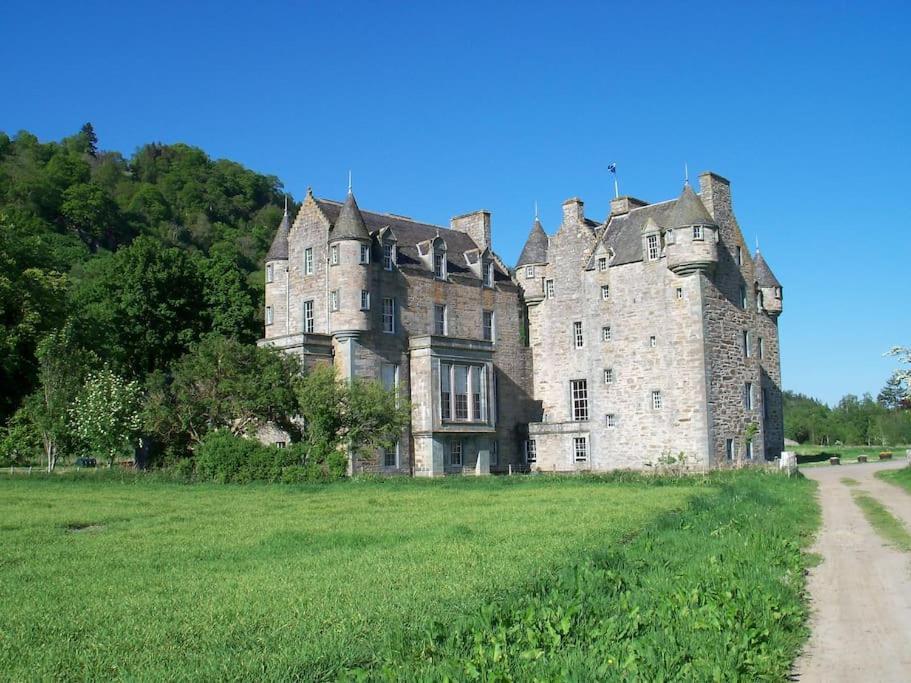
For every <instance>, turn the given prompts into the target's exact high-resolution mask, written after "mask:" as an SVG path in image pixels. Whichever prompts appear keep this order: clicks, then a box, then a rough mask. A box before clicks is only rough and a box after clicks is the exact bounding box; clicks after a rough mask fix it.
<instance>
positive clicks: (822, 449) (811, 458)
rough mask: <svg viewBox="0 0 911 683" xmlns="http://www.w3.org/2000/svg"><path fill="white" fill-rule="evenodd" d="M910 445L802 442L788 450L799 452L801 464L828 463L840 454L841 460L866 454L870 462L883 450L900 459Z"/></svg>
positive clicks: (847, 460) (843, 461)
mask: <svg viewBox="0 0 911 683" xmlns="http://www.w3.org/2000/svg"><path fill="white" fill-rule="evenodd" d="M906 448H908V446H887V447H884V446H816V445H813V444H802V445H800V446H789V447H788V448H787V450H793V451H794V452H795V453H797V462H798V464H800V465H814V464H819V463H821V464H826V465H827V464H828V463H829V458H831V457H832V456H838V457H839V458H841V462H842V463H843V464H844V463H849V462H857V456H858V455H866V456H867V457H868V458H869V460H868V462H876V461H878V460H879V454H880V452H881V451H891V452H892V459H893V460H900V459H903V458H904V457H905V449H906Z"/></svg>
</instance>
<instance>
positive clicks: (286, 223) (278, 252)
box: [266, 207, 291, 261]
mask: <svg viewBox="0 0 911 683" xmlns="http://www.w3.org/2000/svg"><path fill="white" fill-rule="evenodd" d="M290 230H291V219H290V218H289V217H288V209H287V207H285V215H284V216H282V222H281V223H279V224H278V230H277V231H276V233H275V237H274V238H273V240H272V246H270V247H269V252H268V253H267V254H266V261H287V260H288V232H289V231H290Z"/></svg>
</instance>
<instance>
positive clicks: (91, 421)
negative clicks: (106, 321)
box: [70, 368, 142, 467]
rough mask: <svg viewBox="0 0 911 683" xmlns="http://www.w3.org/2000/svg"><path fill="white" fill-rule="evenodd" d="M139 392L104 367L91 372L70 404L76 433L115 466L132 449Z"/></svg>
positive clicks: (137, 426)
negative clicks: (120, 456) (119, 456)
mask: <svg viewBox="0 0 911 683" xmlns="http://www.w3.org/2000/svg"><path fill="white" fill-rule="evenodd" d="M140 404H141V391H140V388H139V383H138V382H136V381H135V380H133V381H127V380H125V379H124V378H123V377H120V376H119V375H117V374H115V373H114V372H112V371H111V370H110V369H109V368H104V369H103V370H101V371H99V372H93V373H91V374H90V375H89V376H88V378H87V379H86V381H85V384H84V385H83V387H82V391H81V392H80V393H79V395H78V396H77V397H76V400H75V401H74V402H73V406H72V408H71V409H70V418H71V420H72V423H73V427H74V429H75V431H76V434H77V435H78V436H79V437H80V438H81V439H82V440H83V441H85V443H86V444H87V445H88V446H89V447H90V448H92V450H93V451H94V452H96V453H98V454H99V455H103V456H104V457H106V458H107V460H108V467H110V466H111V465H113V464H114V459H115V458H116V457H117V455H118V454H120V453H123V452H124V451H125V450H126V449H127V448H129V447H130V446H132V444H133V442H134V439H135V438H136V435H137V434H138V432H139V429H140V426H141V424H142V421H141V417H140V408H141V405H140Z"/></svg>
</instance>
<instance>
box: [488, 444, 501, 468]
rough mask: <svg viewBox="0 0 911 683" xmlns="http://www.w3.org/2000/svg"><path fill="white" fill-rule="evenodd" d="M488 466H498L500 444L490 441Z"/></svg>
mask: <svg viewBox="0 0 911 683" xmlns="http://www.w3.org/2000/svg"><path fill="white" fill-rule="evenodd" d="M490 464H491V465H493V466H494V467H498V466H499V465H500V442H499V441H491V442H490Z"/></svg>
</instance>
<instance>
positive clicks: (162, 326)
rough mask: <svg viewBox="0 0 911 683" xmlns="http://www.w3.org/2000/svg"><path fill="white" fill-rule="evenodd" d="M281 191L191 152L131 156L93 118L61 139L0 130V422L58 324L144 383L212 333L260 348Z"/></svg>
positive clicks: (150, 148)
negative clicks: (101, 141)
mask: <svg viewBox="0 0 911 683" xmlns="http://www.w3.org/2000/svg"><path fill="white" fill-rule="evenodd" d="M284 197H285V194H284V192H283V190H282V185H281V182H280V181H279V180H278V178H276V177H274V176H265V175H260V174H258V173H254V172H253V171H250V170H248V169H246V168H244V167H243V166H241V165H240V164H237V163H235V162H232V161H227V160H224V159H219V160H213V159H210V158H209V157H208V156H207V155H206V154H205V152H203V151H202V150H200V149H197V148H195V147H190V146H188V145H183V144H175V145H162V144H157V143H152V144H148V145H145V146H143V147H141V148H140V149H138V150H137V151H136V152H135V153H134V154H133V155H132V156H130V157H129V158H126V157H124V156H123V154H121V153H120V152H113V151H100V150H99V149H98V146H97V139H96V136H95V132H94V130H93V129H92V127H91V125H90V124H86V125H85V126H83V127H82V129H81V130H80V131H79V132H78V133H76V134H75V135H73V136H71V137H67V138H64V139H63V140H60V141H59V142H47V143H42V142H40V141H39V140H38V139H37V138H36V137H35V136H34V135H32V134H31V133H28V132H20V133H18V134H16V135H15V136H14V137H12V138H10V136H9V135H7V134H5V133H3V132H0V385H2V392H0V394H2V395H0V423H2V422H4V421H5V420H6V418H8V417H9V416H10V415H11V414H12V413H13V412H14V411H15V410H16V408H17V407H18V406H19V405H20V404H21V403H22V400H23V398H24V397H25V396H26V395H28V394H30V393H31V392H32V391H34V389H35V388H36V386H37V372H38V365H37V363H36V359H35V352H36V346H37V344H38V342H39V341H40V340H41V339H42V338H43V337H45V336H46V335H47V334H48V333H49V332H51V331H54V330H64V329H65V330H66V332H67V334H68V335H70V336H71V338H72V339H73V343H74V344H78V345H79V346H80V347H83V348H85V349H87V350H89V351H91V352H93V353H94V354H97V356H98V357H99V359H100V360H101V361H107V362H108V363H109V364H110V365H111V366H113V367H114V368H115V369H116V370H117V371H119V372H120V373H122V374H124V375H126V376H132V377H135V378H137V379H140V380H142V379H144V378H145V376H146V375H148V374H149V373H151V372H152V371H154V370H157V369H161V370H165V369H166V368H167V367H168V366H169V364H170V363H171V362H173V361H174V360H175V359H176V358H178V357H179V356H181V355H182V354H183V353H184V352H185V351H186V350H187V348H188V347H189V345H190V344H192V343H193V342H195V341H197V340H198V339H200V337H201V336H202V335H204V334H206V333H207V332H210V331H215V332H220V333H221V334H223V335H225V336H229V337H235V338H238V339H240V340H243V341H248V342H252V341H254V340H255V339H256V338H257V337H258V336H260V334H259V333H260V325H261V308H262V307H261V305H260V303H261V299H262V273H261V272H260V269H261V268H262V259H263V257H264V255H265V253H266V251H267V249H268V246H269V243H270V241H271V238H272V235H273V233H274V231H275V228H276V227H277V225H278V223H279V221H280V220H281V216H282V210H283V208H282V207H283V202H284Z"/></svg>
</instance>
